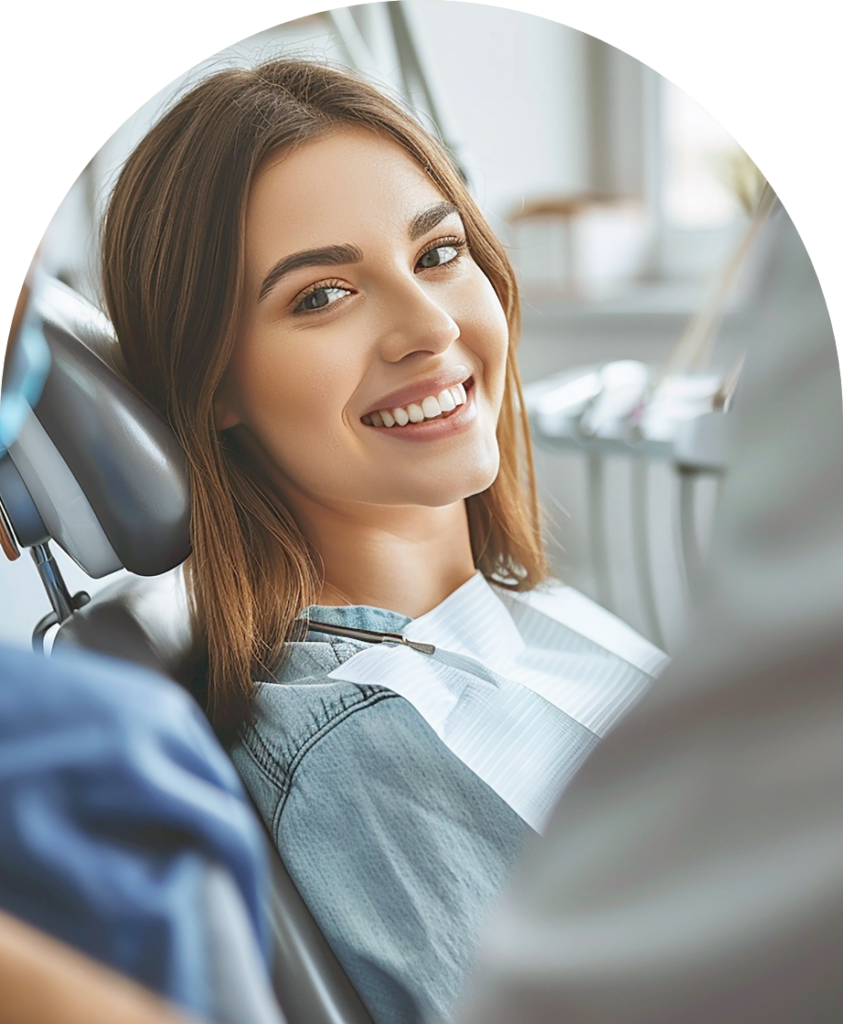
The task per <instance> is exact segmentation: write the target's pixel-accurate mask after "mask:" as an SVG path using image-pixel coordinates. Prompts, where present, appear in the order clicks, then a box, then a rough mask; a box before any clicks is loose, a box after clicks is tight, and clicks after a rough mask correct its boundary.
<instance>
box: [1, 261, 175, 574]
mask: <svg viewBox="0 0 843 1024" xmlns="http://www.w3.org/2000/svg"><path fill="white" fill-rule="evenodd" d="M30 315H32V316H34V317H35V318H36V323H37V324H40V326H41V329H42V331H43V334H44V337H45V339H46V341H47V344H48V346H49V349H50V356H51V366H50V370H49V373H48V375H47V379H46V382H45V384H44V388H43V392H42V394H41V397H40V398H39V399H38V401H37V402H35V403H34V406H33V407H32V409H31V411H30V412H29V413H28V414H27V416H26V419H25V421H24V423H23V425H22V427H21V430H20V433H19V435H18V437H17V439H16V441H15V442H14V443H13V444H12V445H11V447H10V448H9V450H8V452H6V453H5V454H4V455H3V456H2V458H0V501H2V503H3V506H4V507H5V510H6V513H7V516H8V519H9V522H10V523H11V526H12V528H13V530H14V532H15V534H16V536H17V539H18V541H19V543H20V544H21V546H23V547H29V546H32V545H33V544H37V543H41V542H43V541H44V540H47V539H52V540H54V541H55V542H56V543H57V544H59V545H60V546H61V547H62V548H63V549H64V550H65V551H66V552H67V554H68V555H69V556H70V557H71V558H72V559H73V560H74V561H75V562H76V563H77V564H78V565H79V566H80V567H81V568H82V569H83V570H84V571H85V572H86V573H87V574H88V575H89V576H91V577H93V578H94V579H99V578H100V577H102V576H105V575H107V574H108V573H111V572H114V571H116V570H117V569H120V568H121V567H122V568H126V569H128V570H129V571H130V572H133V573H137V574H138V575H141V576H157V575H158V574H160V573H163V572H166V571H167V570H169V569H172V568H173V567H174V566H177V565H179V564H180V563H181V562H183V561H184V559H185V558H186V557H187V556H188V554H189V553H190V542H189V520H190V486H189V478H188V472H187V460H186V457H185V455H184V452H183V451H182V449H181V447H180V445H179V444H178V442H177V441H176V438H175V436H174V435H173V432H172V430H171V429H170V427H169V425H168V424H167V423H165V422H164V420H163V419H162V418H161V417H160V416H159V415H158V413H156V412H155V411H154V410H153V409H152V408H150V406H148V405H147V404H146V402H145V401H144V400H143V399H142V398H140V397H139V396H138V394H137V393H136V392H135V391H134V390H133V389H132V387H131V386H130V385H129V384H128V383H127V382H126V380H125V377H124V375H123V365H122V359H121V357H120V352H119V348H118V347H117V343H116V340H115V338H114V334H113V331H112V329H111V326H110V324H109V323H108V320H107V319H106V317H105V316H104V315H103V314H102V313H101V312H100V311H99V310H98V309H97V308H96V307H95V306H92V305H91V304H90V303H89V302H88V301H87V300H85V299H83V298H82V296H80V295H78V294H77V293H76V292H74V291H73V290H72V289H70V288H68V287H67V286H66V285H64V284H62V283H61V282H59V281H56V280H54V279H43V278H42V279H41V280H40V281H39V282H38V284H37V287H36V288H35V289H34V294H33V300H32V307H31V310H30Z"/></svg>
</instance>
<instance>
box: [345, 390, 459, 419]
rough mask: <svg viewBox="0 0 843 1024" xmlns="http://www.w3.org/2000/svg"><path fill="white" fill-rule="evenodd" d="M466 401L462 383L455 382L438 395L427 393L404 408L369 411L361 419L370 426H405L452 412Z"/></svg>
mask: <svg viewBox="0 0 843 1024" xmlns="http://www.w3.org/2000/svg"><path fill="white" fill-rule="evenodd" d="M466 401H467V397H466V393H465V388H464V387H463V385H462V384H455V385H454V386H453V387H451V388H446V389H445V390H444V391H440V392H439V394H438V395H428V397H427V398H423V399H422V400H421V402H411V403H410V404H409V405H408V406H407V407H406V408H403V407H402V406H397V407H396V408H395V409H392V410H389V409H381V410H380V412H370V413H369V414H368V415H367V416H363V417H362V420H363V422H364V423H365V424H367V425H368V426H370V427H394V426H399V427H405V426H406V425H407V424H408V423H422V422H424V420H434V419H436V417H437V416H441V415H442V414H443V413H448V412H453V411H454V409H456V408H458V407H459V406H461V405H465V403H466Z"/></svg>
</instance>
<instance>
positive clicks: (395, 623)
mask: <svg viewBox="0 0 843 1024" xmlns="http://www.w3.org/2000/svg"><path fill="white" fill-rule="evenodd" d="M299 617H300V618H302V619H312V620H313V621H314V622H324V623H325V624H326V625H328V626H347V627H349V628H350V629H369V630H372V631H373V632H376V633H401V632H402V631H403V629H404V627H405V626H406V625H407V624H408V623H410V622H412V621H413V620H412V619H411V618H410V617H409V616H408V615H401V614H400V613H399V612H391V611H388V610H387V609H386V608H372V607H371V606H370V605H366V604H349V605H322V604H312V605H311V606H310V607H309V608H305V610H304V611H303V612H302V614H301V615H300V616H299Z"/></svg>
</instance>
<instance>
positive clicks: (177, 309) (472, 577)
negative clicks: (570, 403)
mask: <svg viewBox="0 0 843 1024" xmlns="http://www.w3.org/2000/svg"><path fill="white" fill-rule="evenodd" d="M102 260H103V262H102V266H103V280H104V291H105V299H106V303H107V308H108V312H109V314H110V316H111V318H112V321H113V323H114V326H115V329H116V331H117V336H118V338H119V341H120V345H121V347H122V350H123V352H124V354H125V359H126V363H127V366H128V370H129V374H130V377H131V379H132V381H133V382H134V384H135V385H136V386H137V387H138V388H139V389H140V391H141V392H142V393H143V394H144V395H145V396H146V397H147V398H148V399H149V400H150V401H151V402H152V403H153V404H154V405H155V406H157V407H158V408H159V409H160V410H161V411H162V412H163V413H164V414H165V415H166V416H167V417H168V419H169V421H170V422H171V423H172V425H173V427H174V429H175V431H176V433H177V435H178V437H179V438H180V440H181V442H182V444H183V445H184V448H185V450H186V452H187V453H188V457H189V460H190V464H191V469H192V482H193V519H192V541H193V554H192V556H191V558H190V560H189V562H188V564H187V566H186V571H187V581H188V587H189V593H190V598H191V602H192V614H193V620H194V628H195V634H196V637H197V641H198V643H199V648H200V654H199V657H198V659H197V669H196V670H197V672H198V673H199V675H201V677H202V679H203V680H204V682H205V684H206V692H207V707H208V711H209V714H210V715H211V717H212V719H213V720H214V722H215V723H216V724H217V726H218V727H219V728H220V729H222V730H232V729H233V728H235V727H236V726H237V725H238V724H239V723H240V722H244V723H245V724H244V725H243V727H242V729H241V730H240V733H239V737H238V739H237V740H236V742H235V745H234V749H233V756H234V759H235V762H236V764H237V765H238V767H239V769H240V771H241V774H242V775H243V777H244V779H245V781H246V783H247V785H248V787H249V789H250V791H251V793H252V796H253V797H254V799H255V801H256V803H257V804H258V806H259V808H260V809H261V812H262V813H263V815H264V818H265V820H266V822H267V824H268V826H269V828H270V830H271V832H272V834H273V837H274V838H275V841H276V843H277V845H278V848H279V850H280V852H281V854H282V857H283V859H284V861H285V863H286V865H287V868H288V870H289V871H290V873H291V875H292V876H293V879H294V881H295V882H296V884H297V885H298V887H299V889H300V891H301V892H302V895H303V896H304V898H305V900H306V901H307V903H308V904H309V906H310V908H311V910H312V912H313V914H314V916H315V917H316V919H317V921H318V922H319V924H320V926H321V927H322V929H323V931H324V932H325V934H326V936H327V938H328V939H329V941H330V942H331V944H332V945H333V947H334V949H335V951H336V953H337V955H338V957H339V959H340V961H341V962H342V963H343V965H344V966H345V968H346V970H347V972H348V974H349V976H350V978H351V980H352V982H353V983H354V984H355V985H356V986H357V988H358V991H359V992H360V994H361V996H362V997H363V999H364V1001H365V1002H366V1003H367V1005H368V1006H369V1008H370V1010H371V1012H372V1015H373V1017H374V1018H375V1020H376V1021H378V1022H379V1024H387V1022H396V1021H401V1022H404V1021H417V1020H422V1019H429V1018H433V1017H436V1016H438V1017H447V1015H448V1014H449V1012H450V1011H451V1008H452V1006H453V1003H454V1000H455V999H456V996H457V994H458V992H459V989H460V985H461V982H462V980H463V976H464V973H465V971H466V970H467V968H468V966H469V965H470V962H471V958H472V955H473V951H474V944H475V940H476V936H477V933H478V930H479V928H480V925H481V923H482V920H483V916H484V914H485V912H486V909H487V908H488V907H489V905H490V904H491V903H492V902H493V901H494V900H495V899H496V898H497V896H498V894H499V893H500V891H501V889H502V887H503V885H504V883H505V881H506V879H507V877H508V874H509V871H510V868H511V865H512V863H513V860H514V859H515V857H516V856H517V854H518V852H519V851H520V849H521V847H522V844H523V842H524V840H525V838H526V837H527V836H528V835H529V834H530V833H531V831H532V830H533V829H539V828H540V827H541V824H542V822H543V820H544V819H545V817H546V814H547V812H548V810H549V808H550V806H552V804H553V802H554V800H555V799H556V797H557V796H558V794H559V792H560V791H561V789H562V787H563V785H564V783H565V782H566V781H567V779H568V778H569V777H570V775H571V773H572V772H573V770H574V769H575V768H576V766H577V765H578V764H579V763H580V762H581V761H582V759H583V758H584V757H585V755H586V754H587V752H588V751H589V749H591V746H592V745H593V743H594V742H595V741H596V738H597V737H598V736H599V735H601V734H602V732H603V731H605V729H606V728H608V726H609V725H610V724H611V722H612V721H614V719H615V718H616V717H617V715H618V714H619V713H620V712H621V711H622V710H623V708H625V707H626V706H628V705H629V703H630V702H631V701H632V700H633V699H634V698H635V696H637V694H638V693H639V692H640V691H641V689H642V687H643V686H644V685H645V683H646V681H647V680H648V678H649V676H650V674H651V673H652V672H653V671H654V670H655V669H656V667H657V665H658V664H659V661H660V656H659V654H658V652H656V651H655V650H654V649H653V648H652V647H651V646H650V645H649V644H647V643H646V641H644V640H642V639H641V638H639V637H637V636H636V635H635V634H634V633H632V632H631V631H630V630H628V629H627V628H626V627H624V626H623V625H622V624H620V623H618V622H617V621H616V620H614V619H612V618H611V617H610V616H608V615H606V614H605V613H602V612H600V611H599V610H598V609H595V608H594V606H591V605H589V604H588V603H587V602H586V601H585V599H583V598H580V597H579V596H578V595H576V594H572V593H571V592H570V591H567V590H564V589H560V588H557V589H556V590H553V589H551V588H548V587H546V586H545V587H544V588H542V586H541V585H542V584H543V583H544V581H545V579H546V576H547V569H546V566H545V560H544V555H543V551H542V540H541V528H540V521H539V513H538V509H537V503H536V497H535V486H534V481H533V473H532V463H531V458H530V451H529V443H528V437H527V427H526V419H525V416H524V411H523V407H522V403H521V392H520V386H519V380H518V371H517V367H516V362H515V347H516V344H517V341H518V323H519V312H518V297H517V289H516V284H515V280H514V276H513V272H512V269H511V267H510V264H509V262H508V260H507V258H506V255H505V253H504V250H503V248H502V246H501V244H500V243H499V241H498V240H497V239H496V238H495V236H494V235H493V234H492V232H491V230H490V229H489V227H488V225H487V224H486V223H485V221H484V219H483V217H482V216H481V214H480V212H479V210H478V208H477V206H476V204H475V203H474V201H473V200H472V198H471V196H470V195H469V193H468V192H467V190H466V188H465V186H464V185H463V183H462V181H461V179H460V177H459V175H458V173H457V172H456V171H455V169H454V167H453V166H452V164H451V162H450V160H449V158H448V156H447V154H446V153H445V152H444V151H443V150H442V148H441V146H439V144H438V143H437V142H436V141H435V140H433V139H432V138H431V137H430V136H429V135H428V134H427V133H426V132H425V131H424V130H423V129H422V128H421V127H420V126H419V125H418V124H417V123H416V121H415V120H414V119H413V118H412V117H411V116H410V115H409V114H408V113H406V112H405V111H403V110H402V109H401V108H400V107H399V106H397V105H396V104H394V103H392V102H391V101H390V100H388V99H386V98H385V97H384V96H382V95H381V94H380V93H379V92H377V91H376V90H375V89H373V88H371V87H370V86H368V85H366V84H364V83H362V82H360V81H357V80H356V79H354V78H352V77H350V76H349V75H347V74H345V73H342V72H338V71H336V70H332V69H329V68H325V67H321V66H317V65H314V64H310V63H305V62H297V61H287V60H281V61H275V62H271V63H267V64H264V65H261V66H259V67H257V68H256V69H254V70H251V71H244V70H228V71H223V72H220V73H218V74H216V75H213V76H212V77H210V78H208V79H206V80H204V81H203V82H201V83H200V84H199V85H198V86H196V87H195V88H194V89H193V90H192V91H191V92H189V93H188V94H187V95H185V96H184V97H183V98H182V99H180V100H179V101H178V102H177V103H176V104H175V106H174V107H173V108H172V109H171V110H170V111H169V112H168V113H167V114H166V115H165V116H164V117H163V118H162V119H161V120H160V121H159V122H158V124H156V125H155V126H154V127H153V129H152V130H151V131H150V133H149V134H148V135H147V137H146V138H145V139H144V140H143V141H142V142H141V143H140V145H139V146H138V147H137V149H136V150H135V151H134V153H133V154H132V155H131V156H130V158H129V160H128V162H127V163H126V166H125V168H124V170H123V171H122V173H121V175H120V178H119V180H118V182H117V184H116V187H115V189H114V193H113V196H112V198H111V202H110V205H109V209H108V213H107V217H106V221H105V225H104V231H103V247H102ZM384 641H385V643H384ZM256 681H258V685H256Z"/></svg>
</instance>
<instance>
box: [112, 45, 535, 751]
mask: <svg viewBox="0 0 843 1024" xmlns="http://www.w3.org/2000/svg"><path fill="white" fill-rule="evenodd" d="M344 127H359V128H366V129H368V130H370V131H373V132H375V133H377V134H379V135H381V136H384V137H387V138H390V139H392V140H393V141H395V142H397V143H398V144H399V145H400V146H401V147H402V148H403V149H404V150H405V151H406V152H407V153H408V155H409V156H410V157H411V158H412V159H413V160H415V161H416V163H418V164H419V166H421V167H422V168H424V170H425V172H426V173H427V174H428V176H429V177H430V180H431V181H432V183H433V184H434V185H435V186H436V187H437V189H438V190H439V191H440V192H441V193H442V195H443V196H444V198H445V199H446V200H448V201H449V202H452V203H454V205H455V206H456V207H457V209H458V210H459V212H460V214H461V216H462V219H463V223H464V225H465V229H466V236H467V241H468V245H469V248H470V251H471V254H472V257H473V258H474V260H475V262H476V263H477V264H478V265H479V266H480V268H481V269H482V270H483V272H484V273H485V274H486V276H487V277H488V278H489V280H490V282H491V284H492V286H493V288H494V289H495V292H496V293H497V295H498V298H499V300H500V302H501V305H502V307H503V309H504V312H505V315H506V319H507V323H508V325H509V339H510V344H509V351H508V355H507V366H506V388H505V393H504V400H503V406H502V409H501V413H500V419H499V423H498V428H497V437H498V444H499V447H500V452H501V463H500V471H499V474H498V477H497V479H496V480H495V482H494V483H493V484H492V485H491V486H490V487H489V488H488V489H487V490H485V491H483V492H481V493H480V494H476V495H473V496H472V497H469V498H468V499H467V509H468V519H469V528H470V535H471V545H472V553H473V556H474V561H475V564H476V566H477V568H478V569H479V570H480V571H481V572H482V573H483V574H484V575H485V576H486V577H487V578H492V577H493V578H494V579H495V582H496V583H499V584H503V585H504V586H509V587H512V588H514V589H529V588H532V587H534V586H536V585H537V584H538V583H539V582H541V581H542V580H543V579H545V578H546V576H547V567H546V562H545V556H544V550H543V543H542V535H541V521H540V514H539V507H538V502H537V499H536V487H535V478H534V471H533V462H532V456H531V452H530V444H529V430H528V423H527V418H526V413H525V410H524V404H523V396H522V393H521V384H520V379H519V374H518V368H517V364H516V361H515V348H516V346H517V342H518V339H519V334H520V307H519V301H518V289H517V284H516V280H515V275H514V272H513V270H512V267H511V265H510V263H509V260H508V259H507V256H506V253H505V252H504V250H503V247H502V245H501V243H500V242H499V241H498V239H497V238H496V237H495V235H494V234H493V233H492V231H491V229H490V228H489V226H488V225H487V224H486V222H485V220H484V218H483V216H482V215H481V213H480V211H479V209H478V207H477V205H476V203H475V202H474V200H473V199H472V198H471V196H470V194H469V192H468V190H467V189H466V187H465V185H464V183H463V181H462V179H461V178H460V175H459V173H458V172H457V170H456V169H455V167H454V165H453V163H452V162H451V160H450V159H449V157H448V155H447V154H446V152H445V150H444V148H443V147H442V146H441V145H440V144H439V143H438V142H437V141H435V140H434V139H433V138H432V137H431V136H430V135H429V134H428V133H427V132H426V131H425V130H424V129H423V128H422V127H421V126H420V125H419V124H418V123H417V122H416V121H415V120H414V118H413V117H412V116H411V115H410V114H408V113H407V112H406V111H404V110H403V109H402V108H401V107H400V106H399V105H398V104H396V103H394V102H393V101H391V100H389V99H388V98H387V97H385V96H384V95H382V94H381V93H380V92H379V91H378V90H376V89H375V88H373V87H372V86H370V85H368V84H367V83H365V82H363V81H361V80H359V79H357V78H355V77H353V76H352V75H351V74H349V73H347V72H341V71H337V70H335V69H333V68H330V67H326V66H324V65H320V64H316V63H311V62H308V61H302V60H288V59H281V60H273V61H270V62H267V63H263V64H261V65H259V66H257V67H255V68H254V69H251V70H244V69H230V70H224V71H221V72H218V73H216V74H213V75H211V76H210V77H208V78H206V79H205V80H203V81H202V82H200V83H199V84H198V85H197V86H196V87H195V88H193V89H192V90H191V91H190V92H188V93H187V94H186V95H184V96H183V97H181V98H180V99H179V100H178V101H177V102H176V103H175V105H174V106H173V107H172V108H171V109H170V110H169V111H168V112H167V113H166V114H165V115H164V116H163V117H162V118H161V119H160V120H159V121H158V122H157V123H156V124H155V125H154V127H153V128H152V129H151V130H150V131H149V133H148V134H147V135H146V136H145V138H144V139H143V140H142V141H141V142H140V144H139V145H138V146H137V148H136V149H135V150H134V151H133V153H132V154H131V155H130V157H129V158H128V160H127V162H126V164H125V166H124V168H123V170H122V171H121V173H120V175H119V177H118V179H117V182H116V184H115V187H114V190H113V193H112V195H111V198H110V201H109V205H108V209H107V212H106V216H105V219H104V222H103V228H102V236H101V240H102V246H101V252H102V282H103V292H104V300H105V305H106V309H107V311H108V314H109V316H110V317H111V320H112V323H113V324H114V328H115V331H116V334H117V338H118V340H119V343H120V347H121V350H122V353H123V355H124V358H125V362H126V366H127V369H128V373H129V378H130V380H131V382H132V384H133V385H134V386H135V387H136V388H137V389H138V390H139V391H140V393H141V394H142V395H143V396H144V397H145V398H146V399H147V400H148V401H149V402H150V403H151V404H152V405H153V406H154V407H155V408H157V409H158V410H159V411H160V412H161V413H162V414H163V415H164V416H165V418H166V419H167V420H168V421H169V423H170V424H171V426H172V428H173V430H174V432H175V434H176V436H177V437H178V439H179V441H180V442H181V444H182V446H183V447H184V450H185V452H186V453H187V458H188V463H189V466H190V476H191V485H192V516H191V542H192V554H191V556H190V558H189V559H188V561H187V563H186V580H187V587H188V597H189V602H190V609H191V617H192V624H193V630H194V637H195V641H196V652H195V656H194V662H193V669H192V671H193V674H194V675H201V676H204V678H205V680H206V687H205V688H204V690H205V699H206V706H207V711H208V713H209V716H210V717H211V720H212V721H213V723H214V724H215V726H216V727H217V728H218V730H220V731H222V732H223V733H228V734H229V735H230V734H231V733H232V731H233V730H234V729H235V728H236V727H237V725H238V723H239V722H240V720H241V719H242V718H243V717H244V715H246V714H247V713H248V705H249V700H250V698H251V695H252V692H253V689H254V680H256V679H259V678H270V677H271V674H272V670H273V668H274V667H276V666H277V664H278V661H279V658H280V657H281V656H282V654H283V647H284V644H285V642H286V641H287V640H289V639H291V638H293V637H295V636H296V635H297V618H298V616H299V615H300V614H301V612H302V610H303V609H304V608H306V607H307V606H308V605H310V604H314V603H316V601H317V599H318V595H319V592H320V587H321V568H320V565H321V563H320V560H319V558H318V555H317V553H316V552H315V551H314V550H313V549H312V548H311V546H310V545H309V543H308V542H307V540H306V539H305V538H304V536H303V535H302V533H301V531H300V530H299V529H298V527H297V525H296V523H295V522H294V520H293V518H292V516H291V515H290V513H289V512H288V510H287V508H286V507H285V505H284V502H283V500H282V499H281V496H280V495H279V493H278V492H277V490H276V489H275V488H274V487H273V486H272V484H271V483H270V481H269V480H268V479H267V478H266V476H265V475H264V474H262V473H261V472H260V471H259V470H258V469H257V468H256V467H255V466H254V465H252V464H251V462H250V461H249V459H248V457H247V456H246V454H245V453H244V452H243V451H241V450H240V449H239V448H238V447H237V445H236V444H235V443H233V442H232V441H231V440H229V439H227V437H226V435H222V436H221V435H220V433H219V432H218V430H217V428H216V425H215V418H214V399H215V396H216V394H217V390H218V388H219V387H220V384H221V382H222V379H223V375H224V373H225V370H226V367H227V366H228V363H229V360H230V358H231V354H232V351H233V348H234V343H235V339H236V333H237V324H238V322H239V317H240V309H241V302H242V295H243V290H244V288H243V266H244V234H245V229H244V225H245V216H246V204H247V201H248V197H249V193H250V190H251V186H252V181H253V179H254V177H255V174H256V173H257V171H258V169H259V168H260V167H261V166H262V164H263V162H264V161H265V160H266V158H267V157H268V156H269V155H270V154H277V153H279V152H283V151H285V150H290V149H292V148H294V147H296V146H299V145H301V144H303V143H305V142H308V141H310V140H313V139H316V138H319V137H320V136H324V135H326V134H329V133H332V132H334V131H337V130H339V129H341V128H344Z"/></svg>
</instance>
